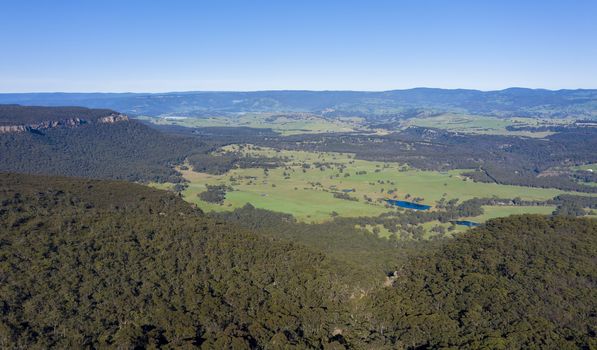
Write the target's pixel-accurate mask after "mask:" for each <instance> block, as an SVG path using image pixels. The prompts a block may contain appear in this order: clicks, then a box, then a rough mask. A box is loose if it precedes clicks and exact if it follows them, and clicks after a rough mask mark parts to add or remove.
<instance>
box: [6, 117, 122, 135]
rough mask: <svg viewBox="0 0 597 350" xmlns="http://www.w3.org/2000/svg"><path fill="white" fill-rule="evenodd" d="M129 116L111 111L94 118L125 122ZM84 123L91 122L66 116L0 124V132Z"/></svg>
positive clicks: (106, 121) (99, 122)
mask: <svg viewBox="0 0 597 350" xmlns="http://www.w3.org/2000/svg"><path fill="white" fill-rule="evenodd" d="M128 120H129V118H128V117H127V116H126V115H124V114H119V113H113V114H110V115H108V116H105V117H100V118H97V119H96V120H95V123H97V124H114V123H119V122H126V121H128ZM84 124H93V122H91V121H90V120H87V119H83V118H66V119H61V120H46V121H41V122H38V123H31V124H21V125H0V134H10V133H22V132H35V131H41V130H47V129H55V128H75V127H78V126H81V125H84Z"/></svg>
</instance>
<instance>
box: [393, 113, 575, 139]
mask: <svg viewBox="0 0 597 350" xmlns="http://www.w3.org/2000/svg"><path fill="white" fill-rule="evenodd" d="M569 122H570V121H569V120H566V119H553V120H551V119H550V120H549V121H543V120H538V119H533V118H497V117H487V116H480V115H469V114H456V113H445V114H441V115H437V116H432V117H424V118H421V117H419V118H413V119H409V120H407V121H406V122H405V123H404V125H405V126H409V125H415V126H421V127H426V128H438V129H446V130H449V131H453V132H462V133H472V134H492V135H510V136H525V137H537V138H543V137H547V136H549V135H551V134H553V132H549V131H541V132H530V131H522V130H521V131H512V130H507V129H506V127H508V126H519V127H520V126H531V127H537V126H544V125H559V124H566V123H569Z"/></svg>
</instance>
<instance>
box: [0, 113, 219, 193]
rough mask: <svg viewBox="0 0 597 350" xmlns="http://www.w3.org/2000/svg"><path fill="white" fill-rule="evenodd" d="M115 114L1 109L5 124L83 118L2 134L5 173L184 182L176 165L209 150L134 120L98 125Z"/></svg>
mask: <svg viewBox="0 0 597 350" xmlns="http://www.w3.org/2000/svg"><path fill="white" fill-rule="evenodd" d="M113 113H116V112H114V111H110V110H94V109H86V108H77V107H23V106H14V105H4V106H2V105H0V122H1V123H3V124H6V125H27V124H35V123H41V122H47V121H57V120H64V118H79V119H82V120H83V121H84V123H82V124H78V125H76V126H74V127H55V128H47V129H42V130H37V129H33V130H28V131H25V132H9V133H0V154H1V155H2V156H1V157H0V171H11V172H22V173H33V174H47V175H65V176H82V177H91V178H111V179H124V180H129V181H158V182H164V181H169V182H179V181H180V180H181V179H180V177H179V175H178V173H177V172H176V171H175V170H174V169H173V166H174V164H178V163H182V162H183V160H184V159H185V158H186V157H187V156H189V155H190V154H193V153H200V152H205V151H207V150H209V146H208V145H206V144H205V143H204V142H202V141H201V140H200V139H198V138H189V137H179V136H175V135H171V134H165V133H162V132H160V131H157V130H154V129H152V128H150V127H148V126H146V125H144V124H141V123H139V122H137V121H135V120H126V121H122V122H117V123H94V121H95V120H97V118H100V117H106V116H109V115H111V114H113Z"/></svg>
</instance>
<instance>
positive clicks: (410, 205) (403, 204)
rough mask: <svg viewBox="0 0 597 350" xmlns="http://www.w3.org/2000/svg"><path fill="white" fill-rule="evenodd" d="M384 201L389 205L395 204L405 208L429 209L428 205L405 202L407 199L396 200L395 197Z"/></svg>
mask: <svg viewBox="0 0 597 350" xmlns="http://www.w3.org/2000/svg"><path fill="white" fill-rule="evenodd" d="M386 202H388V204H391V205H395V206H397V207H401V208H406V209H414V210H429V209H431V206H430V205H425V204H419V203H414V202H407V201H398V200H395V199H386Z"/></svg>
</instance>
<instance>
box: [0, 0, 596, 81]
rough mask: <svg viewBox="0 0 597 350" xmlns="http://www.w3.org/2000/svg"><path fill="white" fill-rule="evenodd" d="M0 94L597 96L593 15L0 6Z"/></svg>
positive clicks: (354, 4)
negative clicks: (567, 92) (455, 91)
mask: <svg viewBox="0 0 597 350" xmlns="http://www.w3.org/2000/svg"><path fill="white" fill-rule="evenodd" d="M0 45H1V46H0V47H2V51H1V52H0V92H30V91H85V92H87V91H118V92H119V91H145V92H157V91H184V90H264V89H312V90H388V89H403V88H411V87H420V86H427V87H443V88H475V89H482V90H492V89H501V88H506V87H510V86H523V87H533V88H549V89H559V88H597V1H582V0H581V1H565V0H562V1H549V0H543V1H530V0H529V1H521V0H518V1H509V0H502V1H457V0H454V1H448V0H444V1H439V0H438V1H432V0H418V1H417V0H412V1H406V0H395V1H375V0H369V1H350V0H344V1H324V0H319V1H309V0H300V1H299V0H296V1H283V0H278V1H260V0H253V1H249V0H245V1H241V0H238V1H228V0H218V1H180V0H170V1H127V0H120V1H111V0H102V1H99V0H98V1H91V0H78V1H60V0H53V1H27V0H17V1H12V0H3V1H2V2H1V3H0Z"/></svg>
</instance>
